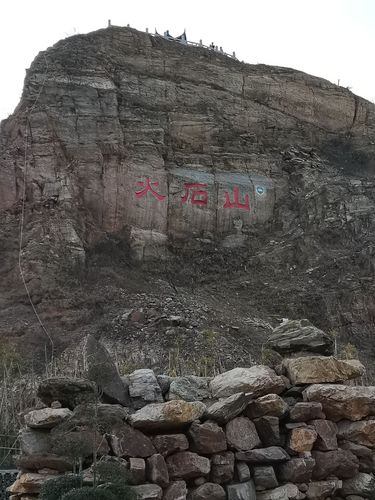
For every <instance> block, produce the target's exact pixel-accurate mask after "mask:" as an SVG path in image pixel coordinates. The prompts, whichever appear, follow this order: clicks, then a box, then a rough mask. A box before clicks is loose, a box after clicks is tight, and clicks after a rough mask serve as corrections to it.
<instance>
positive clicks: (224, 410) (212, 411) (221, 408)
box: [204, 392, 252, 425]
mask: <svg viewBox="0 0 375 500" xmlns="http://www.w3.org/2000/svg"><path fill="white" fill-rule="evenodd" d="M251 399H252V395H251V394H245V393H244V392H239V393H238V394H233V396H229V397H227V398H224V399H220V400H219V401H217V402H216V403H214V404H213V405H211V406H210V407H209V408H207V410H206V413H205V415H204V416H205V418H208V419H210V420H215V421H216V422H218V423H219V424H220V425H224V424H226V423H227V422H228V421H229V420H232V418H235V417H237V416H238V415H239V414H240V413H242V412H243V411H244V409H245V408H246V407H247V405H248V404H249V402H250V401H251Z"/></svg>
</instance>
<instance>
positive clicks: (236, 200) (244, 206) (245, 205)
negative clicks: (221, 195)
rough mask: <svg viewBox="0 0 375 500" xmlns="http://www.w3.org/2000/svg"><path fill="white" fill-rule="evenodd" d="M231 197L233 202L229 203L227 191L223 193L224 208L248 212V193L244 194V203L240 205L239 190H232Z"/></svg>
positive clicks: (236, 188)
mask: <svg viewBox="0 0 375 500" xmlns="http://www.w3.org/2000/svg"><path fill="white" fill-rule="evenodd" d="M233 197H234V201H233V202H231V201H230V196H229V193H228V191H226V192H225V204H224V208H239V209H240V210H247V211H248V212H250V196H249V194H248V193H246V194H245V201H244V203H241V202H240V200H239V198H240V188H238V187H235V188H233Z"/></svg>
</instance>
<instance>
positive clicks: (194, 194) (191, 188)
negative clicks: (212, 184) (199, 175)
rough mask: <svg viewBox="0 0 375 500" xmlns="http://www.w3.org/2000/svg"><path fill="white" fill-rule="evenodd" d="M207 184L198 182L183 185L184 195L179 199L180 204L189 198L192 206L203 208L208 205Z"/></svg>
mask: <svg viewBox="0 0 375 500" xmlns="http://www.w3.org/2000/svg"><path fill="white" fill-rule="evenodd" d="M204 188H207V184H201V183H199V182H190V183H188V182H186V183H185V184H184V189H185V193H184V195H183V196H182V198H181V203H182V205H184V204H185V203H187V202H188V200H189V197H190V201H191V204H192V205H200V206H205V205H207V204H208V193H207V190H206V189H204Z"/></svg>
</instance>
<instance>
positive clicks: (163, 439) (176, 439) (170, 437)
mask: <svg viewBox="0 0 375 500" xmlns="http://www.w3.org/2000/svg"><path fill="white" fill-rule="evenodd" d="M152 443H153V445H154V446H155V448H156V450H157V451H158V453H160V454H161V455H163V457H167V456H168V455H172V453H176V452H177V451H185V450H187V449H188V448H189V442H188V440H187V437H186V436H185V434H160V435H158V436H155V437H154V438H152Z"/></svg>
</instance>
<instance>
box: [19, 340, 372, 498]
mask: <svg viewBox="0 0 375 500" xmlns="http://www.w3.org/2000/svg"><path fill="white" fill-rule="evenodd" d="M283 345H284V346H285V339H283ZM326 348H327V346H325V347H324V349H326ZM276 350H277V349H276ZM87 352H89V353H90V356H89V357H88V373H89V375H90V378H91V380H95V383H94V382H90V381H88V380H77V379H48V380H45V381H44V382H43V383H42V384H41V385H40V388H39V397H40V399H41V401H42V402H43V403H44V404H45V405H46V407H44V408H41V409H36V410H32V411H30V412H29V413H27V414H26V415H25V416H24V421H25V427H24V428H23V429H22V431H21V436H20V437H21V449H22V454H21V455H20V456H19V457H18V459H17V463H18V466H19V468H20V473H19V476H18V478H17V480H16V482H15V483H14V484H13V485H12V486H11V487H10V491H11V493H12V496H11V499H12V500H26V499H27V500H31V499H34V498H37V497H38V492H39V490H40V486H41V484H42V483H43V482H44V481H46V480H47V479H49V478H51V477H55V476H56V475H57V474H61V473H63V472H68V471H72V469H73V466H74V463H75V462H76V461H77V457H79V458H80V459H81V460H82V461H83V465H84V468H85V470H84V472H83V476H84V478H85V482H90V480H92V461H93V445H92V443H93V442H94V443H95V444H96V445H95V449H96V450H97V456H98V459H99V460H104V461H117V462H120V463H121V464H123V465H124V467H126V469H127V471H128V474H129V482H130V484H132V485H133V488H134V491H135V492H136V493H137V495H138V498H139V499H140V500H154V499H164V500H184V499H190V500H225V499H228V500H247V499H249V500H253V499H258V500H288V499H294V500H302V499H305V498H306V499H316V500H318V499H336V500H338V499H343V498H345V499H347V500H360V499H363V498H370V499H371V498H375V477H374V473H375V451H374V449H375V387H363V386H359V385H349V384H343V382H347V381H348V380H349V379H358V377H360V376H361V375H362V373H363V367H362V365H361V364H360V363H359V362H358V361H355V362H354V361H343V360H337V359H335V358H333V357H332V356H321V355H316V353H315V354H314V355H313V356H311V355H308V354H309V353H306V352H305V353H304V357H291V358H288V359H284V360H283V361H282V364H281V365H280V366H278V367H276V368H275V369H271V368H269V367H267V366H263V365H257V366H252V367H250V368H235V369H233V370H230V371H228V372H226V373H222V374H220V375H217V376H216V377H214V378H212V379H209V378H202V377H195V376H185V377H176V378H171V377H168V376H166V375H162V376H160V375H159V376H157V375H155V374H154V373H153V371H152V370H149V369H142V370H136V371H134V372H133V373H131V374H130V375H129V376H127V377H123V378H121V377H120V376H119V375H118V373H117V372H116V371H114V370H113V366H114V365H113V363H112V361H111V360H110V358H109V357H108V355H107V354H108V353H106V352H105V350H104V348H103V346H101V345H100V344H98V343H97V342H96V341H95V340H94V339H93V338H89V339H88V343H87ZM108 374H110V375H111V376H109V375H108ZM98 388H99V391H98ZM121 402H122V404H120V403H121ZM125 402H126V406H123V405H124V403H125ZM72 450H73V451H72Z"/></svg>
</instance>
